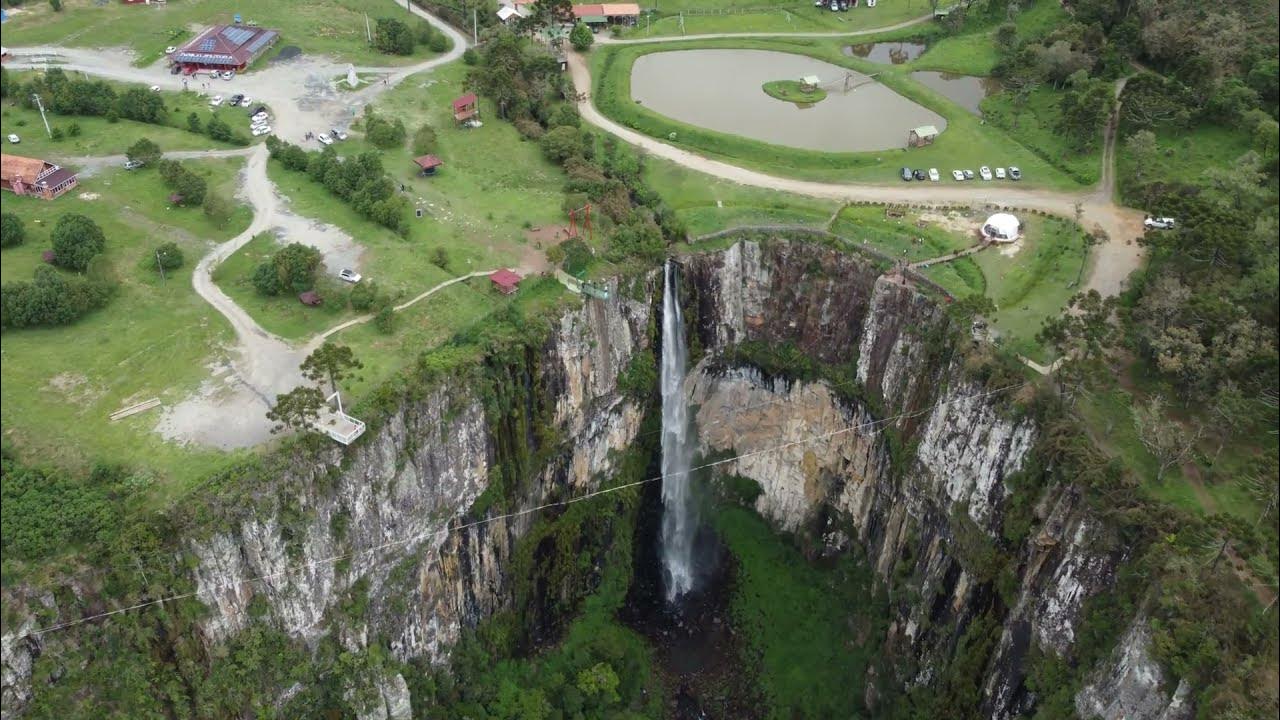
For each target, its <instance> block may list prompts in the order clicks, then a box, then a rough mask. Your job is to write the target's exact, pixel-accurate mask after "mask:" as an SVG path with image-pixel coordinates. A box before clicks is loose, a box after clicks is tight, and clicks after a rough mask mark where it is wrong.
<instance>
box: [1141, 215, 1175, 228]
mask: <svg viewBox="0 0 1280 720" xmlns="http://www.w3.org/2000/svg"><path fill="white" fill-rule="evenodd" d="M1142 225H1143V227H1145V228H1147V229H1148V230H1172V229H1174V228H1175V227H1177V226H1178V221H1177V220H1174V219H1173V218H1171V217H1150V216H1148V217H1147V218H1146V219H1145V220H1143V221H1142Z"/></svg>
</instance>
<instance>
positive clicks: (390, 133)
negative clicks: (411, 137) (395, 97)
mask: <svg viewBox="0 0 1280 720" xmlns="http://www.w3.org/2000/svg"><path fill="white" fill-rule="evenodd" d="M405 135H406V131H405V129H404V123H403V122H401V120H400V118H396V119H395V120H388V119H386V118H384V117H382V116H381V115H378V114H377V113H375V112H374V111H373V106H372V105H366V106H365V107H364V137H365V139H366V140H368V141H369V142H370V143H373V144H374V145H375V146H377V147H380V148H382V149H383V150H386V149H388V148H394V147H403V146H404V139H405Z"/></svg>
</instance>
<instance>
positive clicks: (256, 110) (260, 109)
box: [249, 105, 267, 117]
mask: <svg viewBox="0 0 1280 720" xmlns="http://www.w3.org/2000/svg"><path fill="white" fill-rule="evenodd" d="M266 114H267V106H266V105H259V106H258V107H256V108H254V109H252V110H250V111H249V115H250V116H251V117H252V116H254V115H266Z"/></svg>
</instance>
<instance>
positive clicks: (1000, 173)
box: [996, 168, 1004, 180]
mask: <svg viewBox="0 0 1280 720" xmlns="http://www.w3.org/2000/svg"><path fill="white" fill-rule="evenodd" d="M996 179H997V180H1003V179H1004V168H996Z"/></svg>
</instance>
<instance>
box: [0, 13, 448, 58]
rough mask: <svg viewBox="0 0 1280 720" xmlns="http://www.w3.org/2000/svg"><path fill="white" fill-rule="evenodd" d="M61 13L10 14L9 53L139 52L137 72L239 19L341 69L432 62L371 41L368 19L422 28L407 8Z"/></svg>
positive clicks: (280, 44)
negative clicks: (203, 31) (52, 48)
mask: <svg viewBox="0 0 1280 720" xmlns="http://www.w3.org/2000/svg"><path fill="white" fill-rule="evenodd" d="M62 5H63V11H62V12H60V13H55V12H53V11H52V10H51V9H50V7H49V4H48V3H44V2H28V3H26V4H25V5H23V6H22V7H21V8H20V9H12V8H11V9H9V13H10V20H9V22H7V23H5V26H4V41H5V45H7V46H10V47H13V46H26V45H67V46H73V47H76V46H78V47H117V46H123V47H127V48H129V49H130V50H132V51H133V53H134V55H135V57H136V61H135V64H137V65H140V66H141V65H148V64H150V63H152V62H154V61H156V60H158V59H160V57H161V56H162V55H163V53H164V49H165V47H167V46H169V45H179V44H181V43H182V42H185V41H186V40H189V39H190V38H191V37H192V36H193V35H194V33H195V31H197V30H198V29H199V28H201V27H203V26H206V25H213V24H230V23H231V22H232V19H233V16H234V15H235V14H236V13H240V14H241V15H243V17H244V20H245V22H256V23H258V24H259V25H261V26H263V27H269V28H274V29H276V30H279V31H280V35H281V39H280V41H279V42H278V43H277V44H276V47H277V48H280V47H283V46H286V45H296V46H298V47H300V48H302V50H303V52H305V53H308V54H314V55H330V56H332V57H333V58H334V59H336V60H339V61H341V62H351V63H356V64H360V65H405V64H408V63H411V62H417V61H420V60H422V59H423V58H425V57H427V55H428V54H429V53H428V52H427V50H426V49H425V48H423V47H421V46H419V48H418V51H417V52H416V53H415V55H409V56H400V55H384V54H382V53H380V52H378V51H376V50H374V49H373V48H372V47H370V46H369V45H368V42H367V41H366V39H365V14H366V13H367V14H368V16H369V19H370V21H371V22H372V21H373V20H376V19H377V18H379V17H397V18H402V19H407V20H412V21H413V23H416V22H417V19H416V18H412V17H410V16H409V15H408V13H407V12H406V11H405V9H404V7H403V0H401V3H400V5H401V6H400V7H396V4H395V3H393V2H392V0H270V2H260V3H254V4H243V3H239V2H232V1H230V0H175V1H174V2H170V3H167V4H166V5H165V6H164V7H158V6H136V5H122V4H120V3H119V2H116V1H112V2H108V3H101V4H100V3H98V2H95V0H63V3H62ZM413 23H411V24H413Z"/></svg>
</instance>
